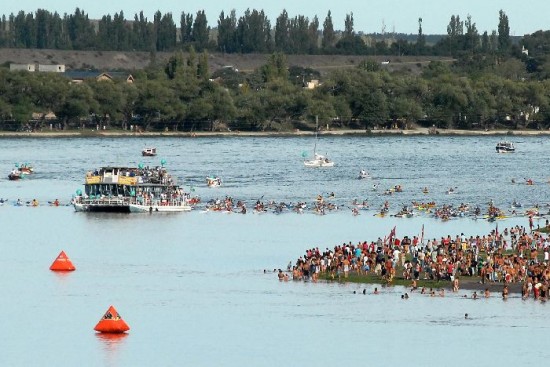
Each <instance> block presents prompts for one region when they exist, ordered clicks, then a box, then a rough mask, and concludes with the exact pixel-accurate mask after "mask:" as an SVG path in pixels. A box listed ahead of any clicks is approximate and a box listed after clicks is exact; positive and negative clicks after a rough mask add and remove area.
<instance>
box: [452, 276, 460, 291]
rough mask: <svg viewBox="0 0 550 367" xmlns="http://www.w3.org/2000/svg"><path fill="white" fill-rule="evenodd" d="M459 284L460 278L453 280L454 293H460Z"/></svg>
mask: <svg viewBox="0 0 550 367" xmlns="http://www.w3.org/2000/svg"><path fill="white" fill-rule="evenodd" d="M458 288H459V284H458V277H455V278H454V280H453V292H455V293H456V292H458Z"/></svg>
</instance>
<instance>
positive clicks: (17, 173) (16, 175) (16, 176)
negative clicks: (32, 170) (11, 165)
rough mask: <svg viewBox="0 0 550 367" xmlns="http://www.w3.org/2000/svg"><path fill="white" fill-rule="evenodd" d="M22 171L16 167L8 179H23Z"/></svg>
mask: <svg viewBox="0 0 550 367" xmlns="http://www.w3.org/2000/svg"><path fill="white" fill-rule="evenodd" d="M21 174H22V173H21V172H20V171H19V170H16V169H14V170H13V171H11V172H10V174H9V175H8V179H9V180H10V181H17V180H20V179H21Z"/></svg>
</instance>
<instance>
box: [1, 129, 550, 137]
mask: <svg viewBox="0 0 550 367" xmlns="http://www.w3.org/2000/svg"><path fill="white" fill-rule="evenodd" d="M314 134H315V132H313V131H302V130H294V131H199V132H179V131H147V132H131V131H124V130H116V131H112V130H102V131H95V130H84V131H81V130H74V131H55V130H45V131H36V132H11V131H0V138H90V137H94V138H100V137H105V138H117V137H124V138H128V137H134V138H143V137H182V138H185V137H193V138H195V137H197V138H198V137H237V136H239V137H241V136H242V137H292V136H309V135H314ZM319 134H320V135H335V136H347V135H349V136H395V135H399V136H405V135H406V136H424V135H431V136H541V135H550V130H506V129H503V130H458V129H438V130H437V132H436V133H435V134H434V133H433V132H431V131H430V129H428V128H415V129H409V130H401V129H373V130H368V131H365V130H323V131H321V132H319Z"/></svg>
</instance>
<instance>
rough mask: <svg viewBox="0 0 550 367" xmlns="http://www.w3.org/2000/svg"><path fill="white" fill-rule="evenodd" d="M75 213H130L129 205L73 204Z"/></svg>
mask: <svg viewBox="0 0 550 367" xmlns="http://www.w3.org/2000/svg"><path fill="white" fill-rule="evenodd" d="M73 206H74V210H75V211H77V212H90V213H130V206H129V205H112V204H111V205H102V204H79V203H75V204H73Z"/></svg>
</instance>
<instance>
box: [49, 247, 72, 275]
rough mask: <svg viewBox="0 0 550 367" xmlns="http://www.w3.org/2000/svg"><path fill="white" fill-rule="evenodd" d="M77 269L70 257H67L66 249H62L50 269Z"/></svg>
mask: <svg viewBox="0 0 550 367" xmlns="http://www.w3.org/2000/svg"><path fill="white" fill-rule="evenodd" d="M75 269H76V268H75V267H74V265H73V263H72V262H71V260H69V258H68V257H67V254H66V253H65V251H61V252H60V253H59V255H58V256H57V258H56V259H55V260H54V262H53V263H52V265H51V266H50V270H53V271H73V270H75Z"/></svg>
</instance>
